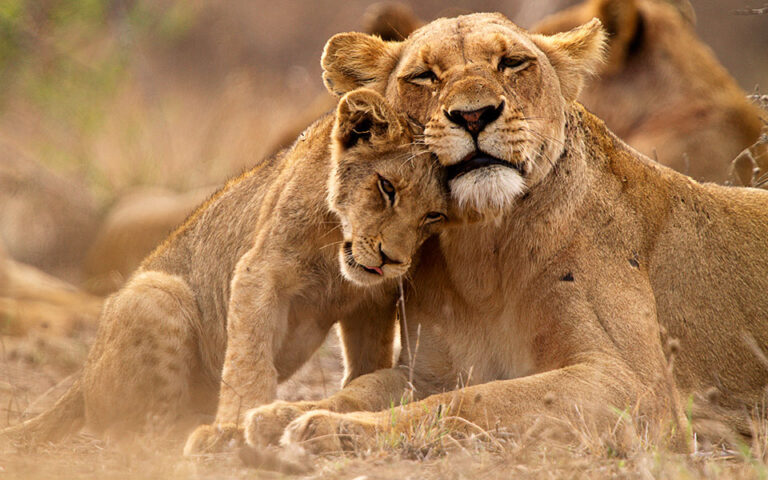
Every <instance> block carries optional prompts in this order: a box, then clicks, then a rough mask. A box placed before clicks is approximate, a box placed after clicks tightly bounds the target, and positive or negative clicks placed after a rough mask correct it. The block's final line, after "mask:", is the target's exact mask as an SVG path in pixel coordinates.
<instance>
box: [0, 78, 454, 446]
mask: <svg viewBox="0 0 768 480" xmlns="http://www.w3.org/2000/svg"><path fill="white" fill-rule="evenodd" d="M329 140H330V142H329ZM329 143H330V145H329ZM329 152H330V155H329ZM270 162H272V165H268V167H269V168H268V169H267V168H264V167H263V166H262V167H261V169H258V168H257V169H254V170H252V171H251V172H248V173H246V174H245V175H244V176H243V177H241V178H239V179H236V180H234V181H232V182H230V184H228V185H227V186H226V187H225V188H224V189H223V190H222V191H221V192H219V193H218V194H216V195H215V196H214V197H213V198H212V199H211V200H209V202H207V203H206V204H205V205H203V206H202V207H201V208H200V209H198V211H197V212H196V213H195V214H193V216H192V217H191V218H190V219H189V220H188V221H187V223H186V224H185V225H184V226H182V227H181V228H180V229H179V230H177V231H176V232H175V233H174V234H173V235H172V236H171V237H170V238H169V239H168V240H167V241H166V243H165V244H164V245H163V246H161V247H159V248H158V250H157V251H156V252H155V253H153V254H152V255H151V256H150V257H149V258H147V259H146V260H145V261H144V263H143V264H142V266H141V268H140V269H139V271H138V272H137V273H136V275H135V276H134V277H133V278H132V279H131V280H130V281H129V282H128V283H127V285H126V286H125V287H124V288H123V289H122V290H120V291H119V292H118V293H117V294H115V295H113V296H112V297H111V298H110V299H109V301H108V302H107V304H106V306H105V308H104V312H103V313H102V316H101V324H100V330H99V335H98V339H97V341H96V343H95V344H94V346H93V348H92V350H91V352H90V354H89V357H88V360H87V362H86V364H85V366H84V368H83V372H82V375H81V377H80V378H79V379H78V380H77V381H76V382H75V384H74V385H73V387H72V388H71V389H70V390H69V391H68V392H67V393H66V394H65V395H64V396H63V397H62V398H61V399H60V400H59V401H58V402H57V404H56V405H55V406H54V407H53V408H52V409H51V410H49V411H48V412H46V413H43V414H42V415H40V416H38V417H36V418H33V419H32V420H29V421H28V422H25V423H24V424H22V425H20V426H17V427H12V430H11V431H10V432H7V433H10V434H12V435H15V436H20V437H22V438H26V439H28V440H32V441H40V440H46V439H53V438H57V437H60V436H61V435H62V434H64V433H67V432H69V431H72V430H75V429H76V428H79V427H80V426H81V425H82V424H83V423H85V424H86V425H87V426H88V427H90V428H91V429H93V430H96V431H97V432H106V433H112V432H115V431H119V432H120V433H122V432H123V431H136V430H141V429H142V428H143V427H144V426H147V423H148V422H147V420H148V419H152V421H151V422H150V423H152V424H157V422H158V421H160V422H162V423H160V424H159V425H153V426H154V430H155V431H165V430H166V429H165V427H166V426H167V425H169V424H170V425H173V426H175V427H177V428H179V429H182V428H184V426H186V428H188V427H189V426H190V424H192V422H194V424H198V423H199V422H200V420H201V414H202V415H203V416H204V415H207V418H208V420H210V419H211V418H212V417H211V414H213V413H214V410H215V409H216V408H217V407H216V405H217V403H218V410H217V411H216V417H215V425H216V427H209V426H203V427H200V428H199V429H198V430H197V431H196V432H195V433H194V434H193V435H192V437H191V438H190V440H189V442H188V444H187V447H186V448H185V452H187V453H192V452H199V451H202V450H208V449H213V448H216V446H217V445H220V440H222V435H226V434H227V432H230V433H231V432H233V431H234V432H237V428H233V427H234V426H235V425H237V424H238V423H239V420H240V418H241V416H242V415H244V414H245V412H246V410H248V409H249V408H252V407H255V406H258V405H262V404H264V403H268V402H271V401H272V400H274V399H275V397H276V390H277V385H278V383H279V382H281V381H283V380H285V379H287V378H288V377H290V376H291V375H292V374H293V373H294V372H295V371H296V370H297V369H298V368H299V367H300V366H301V365H302V364H304V363H305V362H306V360H307V359H308V358H309V357H310V356H311V355H312V353H313V352H314V351H315V350H316V349H317V348H318V347H319V346H320V345H321V344H322V342H323V340H324V339H325V337H326V335H327V333H328V331H329V330H330V328H331V327H332V326H333V325H334V324H335V323H337V322H338V323H339V325H340V331H341V336H342V344H343V347H344V353H345V380H344V381H345V382H348V381H350V380H351V379H353V378H355V377H357V376H359V375H362V374H364V373H369V372H372V371H374V370H376V369H378V368H384V367H391V365H392V362H393V340H394V332H395V323H396V322H395V314H394V312H395V299H396V290H397V289H396V282H395V279H396V278H398V277H400V276H401V275H403V274H405V273H406V272H407V271H408V268H409V267H410V266H411V263H412V261H413V258H414V255H415V254H416V251H417V249H418V248H419V247H420V245H421V243H422V242H423V241H424V240H425V239H426V238H427V237H429V236H430V235H432V234H433V233H435V232H436V231H437V228H439V225H441V224H442V223H443V222H444V221H445V220H446V219H447V217H446V211H447V206H446V195H447V193H446V192H445V191H444V187H443V180H442V178H441V175H442V173H441V170H440V169H439V168H438V167H437V164H436V163H435V162H434V161H433V159H432V157H431V155H430V154H429V153H428V152H427V151H426V149H425V148H424V147H423V146H420V145H418V144H417V143H416V142H415V138H414V132H413V130H412V128H411V125H410V124H409V122H408V120H407V119H406V118H405V117H402V116H399V115H397V114H395V112H394V111H393V110H392V109H391V108H390V107H389V106H388V105H387V104H386V103H385V101H384V99H383V98H382V97H381V96H380V95H379V94H378V93H376V92H373V91H371V90H358V91H355V92H351V93H349V94H348V95H346V96H345V97H344V98H342V99H341V100H340V102H339V106H338V109H337V112H336V116H335V119H334V117H332V116H329V117H327V118H325V119H321V120H320V121H318V122H317V123H316V124H315V125H314V126H313V127H311V128H310V129H308V130H307V131H306V132H305V134H303V135H302V137H301V138H300V139H299V140H298V141H297V142H296V144H295V145H294V146H293V147H292V148H291V149H290V150H289V151H287V152H286V153H284V154H283V155H282V156H279V157H277V158H275V159H272V160H270ZM230 292H231V293H230ZM375 318H382V319H383V318H386V319H387V320H386V322H384V321H379V322H374V321H372V320H370V319H375ZM219 385H221V389H220V391H219ZM217 394H218V395H217ZM217 397H218V399H217ZM217 400H218V401H217ZM224 425H229V428H218V427H220V426H224ZM158 427H159V428H158ZM171 430H174V429H171Z"/></svg>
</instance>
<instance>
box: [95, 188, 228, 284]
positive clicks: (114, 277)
mask: <svg viewBox="0 0 768 480" xmlns="http://www.w3.org/2000/svg"><path fill="white" fill-rule="evenodd" d="M214 192H215V189H214V188H199V189H196V190H192V191H189V192H185V193H176V192H171V191H168V190H163V189H145V190H139V191H134V192H131V193H129V194H127V195H125V196H123V197H121V198H120V200H119V201H118V202H117V204H116V205H115V206H114V207H112V209H111V210H110V212H109V213H108V214H107V216H106V218H105V219H104V221H103V222H102V223H101V226H100V227H99V230H98V232H97V234H96V238H95V239H94V241H93V244H92V245H91V246H90V248H89V249H88V253H87V255H86V257H85V261H84V265H83V274H84V277H85V279H86V280H85V284H86V286H87V288H88V290H89V291H90V292H92V293H95V294H99V295H106V294H109V293H112V292H114V291H116V290H117V289H118V288H120V287H121V286H122V285H123V283H124V282H125V280H127V279H128V278H130V276H131V274H133V272H134V271H136V269H137V268H138V266H139V265H140V264H141V262H142V260H144V258H145V257H146V256H147V255H148V254H149V253H151V252H152V250H154V249H155V248H157V246H158V245H159V244H160V243H162V241H163V240H165V238H166V237H168V235H169V234H170V233H171V232H173V230H174V229H175V228H176V227H178V226H179V225H181V224H182V223H183V222H184V220H185V219H186V218H187V217H188V216H189V215H190V214H191V213H192V212H194V211H195V209H196V208H197V207H198V206H199V205H200V204H202V203H203V202H204V201H205V199H206V198H208V197H210V196H211V195H212V194H213V193H214Z"/></svg>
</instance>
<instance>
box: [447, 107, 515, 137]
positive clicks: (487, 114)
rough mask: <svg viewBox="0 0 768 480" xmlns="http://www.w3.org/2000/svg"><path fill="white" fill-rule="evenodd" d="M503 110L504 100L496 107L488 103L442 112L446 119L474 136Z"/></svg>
mask: <svg viewBox="0 0 768 480" xmlns="http://www.w3.org/2000/svg"><path fill="white" fill-rule="evenodd" d="M503 110H504V102H501V103H500V104H499V106H497V107H494V106H492V105H489V106H487V107H483V108H480V109H477V110H471V111H465V110H451V111H445V110H444V111H443V113H445V116H446V117H448V120H450V121H452V122H453V123H455V124H456V125H459V126H460V127H462V128H464V129H465V130H466V131H468V132H469V133H470V134H472V135H473V136H475V135H477V134H479V133H480V132H482V131H483V130H484V129H485V127H486V126H487V125H488V124H489V123H492V122H493V121H494V120H496V119H497V118H499V116H500V115H501V112H502V111H503Z"/></svg>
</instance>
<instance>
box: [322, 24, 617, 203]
mask: <svg viewBox="0 0 768 480" xmlns="http://www.w3.org/2000/svg"><path fill="white" fill-rule="evenodd" d="M604 41H605V34H604V32H603V30H602V28H601V25H600V22H599V21H598V20H593V21H591V22H589V23H587V24H586V25H583V26H581V27H579V28H577V29H575V30H572V31H570V32H566V33H560V34H556V35H552V36H544V35H536V34H531V33H529V32H527V31H525V30H523V29H521V28H519V27H518V26H516V25H515V24H513V23H512V22H511V21H509V20H508V19H507V18H506V17H504V16H503V15H501V14H489V13H480V14H473V15H465V16H460V17H456V18H448V19H446V18H442V19H438V20H435V21H434V22H431V23H429V24H427V25H425V26H424V27H422V28H420V29H418V30H416V31H415V32H413V33H412V34H411V35H410V36H409V37H408V38H407V39H406V40H405V41H403V42H384V41H382V40H381V39H379V38H377V37H374V36H370V35H366V34H362V33H342V34H339V35H336V36H334V37H332V38H331V39H330V40H329V41H328V43H327V44H326V47H325V51H324V53H323V59H322V65H323V69H324V73H323V78H324V80H325V82H326V86H327V87H328V88H329V89H330V90H331V91H333V92H336V93H338V94H342V93H345V92H348V91H350V90H352V89H355V88H360V87H367V88H372V89H375V90H377V91H379V92H380V93H384V94H385V96H386V98H387V100H388V101H389V102H390V104H391V105H392V106H393V107H394V108H395V109H396V110H397V111H400V112H403V113H404V114H406V115H408V116H409V117H410V118H413V119H415V120H417V121H418V122H420V123H422V124H423V125H424V126H425V130H424V139H425V143H426V144H427V146H428V147H429V149H430V150H431V151H432V152H433V153H435V154H436V155H437V156H438V158H439V161H440V163H441V164H443V165H444V166H445V167H446V173H447V178H448V180H449V182H450V183H449V185H450V190H451V197H452V199H453V201H454V202H456V204H457V205H458V207H460V210H459V211H461V209H470V210H473V211H477V212H480V213H481V214H485V213H493V214H494V216H495V214H497V213H498V212H501V211H504V210H506V209H508V208H509V207H510V206H512V205H514V204H515V200H516V199H517V198H518V197H519V196H520V195H521V194H523V193H524V192H525V191H526V190H527V189H529V188H531V187H532V186H533V185H535V184H536V183H538V182H540V181H541V179H542V178H544V177H545V176H546V175H547V173H548V172H549V171H550V170H551V169H552V167H553V166H554V164H555V163H556V162H557V160H558V158H559V157H560V156H561V154H562V152H563V145H564V140H565V122H566V113H565V112H566V106H567V104H568V103H569V102H573V101H574V100H575V99H576V97H577V96H578V94H579V90H580V89H581V86H582V83H583V81H584V78H585V77H586V76H587V75H589V74H590V73H591V72H593V71H594V70H595V68H596V67H597V65H598V64H599V63H600V62H601V60H602V52H603V45H604Z"/></svg>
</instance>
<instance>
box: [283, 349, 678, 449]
mask: <svg viewBox="0 0 768 480" xmlns="http://www.w3.org/2000/svg"><path fill="white" fill-rule="evenodd" d="M616 367H617V365H616V361H615V359H611V358H610V357H604V358H602V359H599V358H596V359H594V360H591V361H587V362H585V363H581V364H578V365H571V366H568V367H565V368H561V369H557V370H553V371H549V372H545V373H541V374H537V375H532V376H529V377H522V378H518V379H514V380H505V381H496V382H490V383H486V384H480V385H475V386H471V387H466V388H462V389H460V390H456V391H452V392H446V393H440V394H436V395H432V396H429V397H427V398H426V399H424V400H421V401H417V402H412V403H407V404H405V405H402V406H399V407H394V409H393V408H387V406H386V405H381V404H379V405H378V406H379V407H383V408H382V409H381V410H380V411H376V412H364V411H361V412H352V413H346V414H344V413H337V412H331V411H323V410H315V411H312V412H308V413H306V414H304V415H302V416H301V417H298V418H297V419H296V420H294V421H293V422H291V423H290V424H289V425H288V426H287V427H286V429H285V432H284V434H283V437H282V439H281V443H283V444H286V445H287V444H299V445H301V446H302V447H304V448H306V449H307V450H309V451H311V452H314V453H330V452H339V451H343V450H355V449H367V448H371V447H374V446H375V444H376V441H377V435H379V434H385V435H390V436H392V435H394V436H399V435H403V436H406V437H412V436H413V434H414V432H416V431H418V430H423V429H424V428H434V429H435V434H436V435H438V434H440V433H443V432H448V433H461V434H483V432H487V431H494V430H496V429H498V428H499V427H501V428H520V429H523V430H525V429H526V428H528V427H529V426H531V425H532V424H533V422H534V421H536V420H537V419H538V420H539V421H545V422H546V421H550V422H553V424H555V425H561V426H562V425H568V424H570V425H579V424H580V422H581V421H585V422H586V423H587V425H589V426H590V427H592V426H595V427H597V431H608V430H609V429H610V428H611V427H612V426H614V425H615V424H616V422H617V419H618V418H619V416H618V415H617V414H616V413H615V412H616V411H617V410H618V411H622V410H624V409H627V408H638V409H639V410H640V411H641V412H643V413H649V412H648V411H647V410H644V407H646V406H647V405H650V404H654V403H655V402H656V401H657V400H658V398H659V397H660V396H663V393H664V392H658V391H651V390H650V389H648V388H646V387H645V386H643V385H642V384H640V382H637V381H636V380H634V379H633V378H632V374H631V373H630V372H629V371H628V370H627V369H623V368H616ZM607 372H610V374H608V373H607ZM376 375H377V374H372V375H370V376H369V377H371V379H370V380H373V377H376ZM363 378H364V377H363ZM363 378H361V379H360V380H362V379H363ZM353 383H354V382H353ZM373 383H375V382H372V384H373ZM637 399H641V401H640V403H642V405H640V406H639V407H638V406H637V405H635V404H633V403H634V402H635V401H636V400H637ZM643 400H647V402H645V401H643ZM374 403H375V402H372V403H370V404H369V405H373V404H374ZM667 406H668V408H669V413H668V414H667V415H663V418H665V419H666V422H667V423H666V424H664V425H652V426H651V428H654V427H656V428H659V429H664V431H665V432H676V434H677V435H678V436H679V435H680V428H679V427H680V426H679V425H676V424H675V422H676V420H677V419H676V418H675V415H674V407H673V406H672V405H667ZM652 408H658V405H654V406H653V407H652ZM650 417H651V418H660V415H659V412H658V411H656V412H653V413H652V414H651V415H650ZM569 422H570V423H569ZM672 444H673V445H672V446H673V447H676V448H685V442H684V441H681V440H680V439H679V438H673V439H672ZM681 446H682V447H681Z"/></svg>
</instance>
